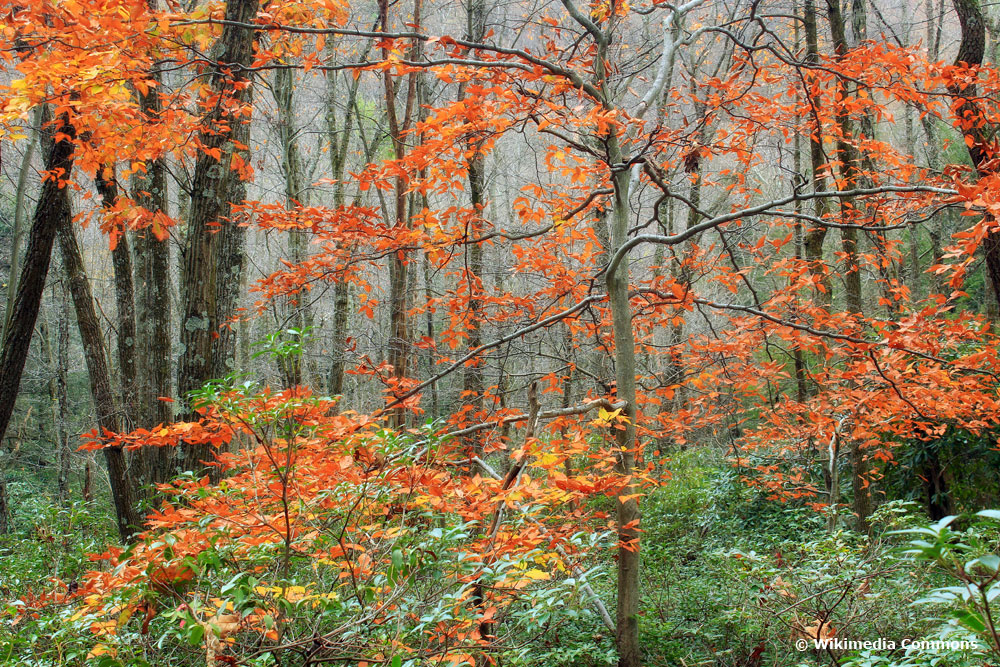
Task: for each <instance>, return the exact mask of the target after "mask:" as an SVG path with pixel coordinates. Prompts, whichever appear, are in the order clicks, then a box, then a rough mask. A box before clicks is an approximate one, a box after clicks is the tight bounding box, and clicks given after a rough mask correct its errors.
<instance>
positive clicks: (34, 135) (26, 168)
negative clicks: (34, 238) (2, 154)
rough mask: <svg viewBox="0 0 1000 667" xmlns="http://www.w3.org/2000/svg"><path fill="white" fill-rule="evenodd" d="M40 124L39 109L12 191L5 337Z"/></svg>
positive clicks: (12, 302)
mask: <svg viewBox="0 0 1000 667" xmlns="http://www.w3.org/2000/svg"><path fill="white" fill-rule="evenodd" d="M40 124H41V107H38V108H36V109H35V110H34V111H33V112H32V132H31V139H30V140H29V142H28V147H27V148H26V149H24V155H23V156H22V157H21V167H20V169H18V172H17V187H16V188H15V190H14V232H13V234H12V236H11V240H10V271H9V272H8V275H7V309H6V311H5V312H6V317H5V318H4V326H3V335H4V337H6V335H7V329H9V328H10V317H11V313H12V312H13V308H12V306H13V304H14V296H15V294H17V277H18V274H19V273H20V272H21V242H22V241H23V239H24V205H25V201H26V199H27V197H26V190H27V187H28V175H29V173H30V172H31V162H32V160H33V159H34V155H35V147H36V146H37V145H38V133H39V125H40Z"/></svg>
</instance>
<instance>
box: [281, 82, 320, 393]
mask: <svg viewBox="0 0 1000 667" xmlns="http://www.w3.org/2000/svg"><path fill="white" fill-rule="evenodd" d="M272 90H273V92H274V101H275V103H276V105H277V107H278V137H279V141H280V143H281V169H282V172H284V176H285V207H286V208H288V209H289V210H291V209H293V208H295V207H296V206H297V205H299V204H306V203H308V202H307V197H308V190H307V189H306V183H305V182H304V181H303V176H302V159H301V157H300V156H299V143H298V138H297V134H298V130H297V129H296V126H295V73H294V70H292V69H291V68H288V67H279V68H278V69H277V70H275V72H274V84H273V86H272ZM288 251H289V255H290V257H289V259H290V261H291V262H292V263H293V264H300V263H302V262H303V261H305V259H306V257H307V256H308V254H309V237H308V232H307V231H306V230H304V229H292V230H290V231H289V233H288ZM306 299H308V292H305V291H303V292H301V293H299V294H298V295H293V296H291V297H289V298H288V304H287V308H288V311H289V315H290V318H289V319H290V320H291V323H292V328H294V329H297V330H298V331H299V332H301V334H300V335H301V336H304V335H305V332H306V331H307V329H308V328H309V327H311V326H312V323H313V315H312V309H311V308H310V307H309V302H308V301H307V300H306ZM302 345H303V346H304V347H303V349H302V355H301V356H291V357H284V358H281V359H279V360H278V363H279V366H280V368H279V370H280V371H281V372H282V374H283V375H284V376H285V382H286V384H287V385H289V386H294V385H297V384H301V383H302V382H303V381H305V382H306V383H307V384H313V383H314V377H315V368H314V366H315V365H314V364H312V363H311V362H310V361H309V360H310V359H311V357H310V355H309V351H308V340H303V341H302Z"/></svg>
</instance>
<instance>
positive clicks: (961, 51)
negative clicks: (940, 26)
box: [948, 0, 1000, 304]
mask: <svg viewBox="0 0 1000 667" xmlns="http://www.w3.org/2000/svg"><path fill="white" fill-rule="evenodd" d="M953 2H954V5H955V11H956V12H957V13H958V20H959V23H960V24H961V26H962V41H961V43H960V44H959V47H958V55H957V56H955V64H956V65H959V64H962V63H964V64H966V65H970V66H976V65H981V64H982V62H983V56H984V54H985V49H986V19H985V17H984V16H983V10H982V8H981V7H980V5H979V1H978V0H953ZM948 92H949V94H950V95H951V96H952V97H953V98H954V99H955V101H956V102H957V105H956V106H955V108H954V113H955V115H956V116H957V117H958V118H960V119H965V118H967V119H968V120H964V121H959V127H958V129H959V131H960V132H962V134H964V135H966V136H967V137H970V138H971V139H972V145H971V146H970V147H969V156H970V157H971V158H972V164H973V165H974V166H975V168H976V171H977V172H978V173H979V175H980V176H983V175H985V173H986V172H987V170H988V168H989V167H988V163H989V161H990V160H991V156H990V154H989V152H988V151H987V148H986V147H987V145H988V144H991V143H992V141H993V137H992V129H991V128H988V127H986V125H985V124H984V123H983V122H982V121H981V120H980V119H979V116H980V113H979V108H978V105H977V102H976V96H977V94H978V93H977V86H976V85H975V84H969V85H967V86H965V87H964V88H959V87H958V86H957V85H953V86H951V87H949V89H948ZM983 250H984V251H985V254H986V279H987V280H988V281H989V283H990V286H991V287H992V291H993V296H994V298H995V302H996V303H997V304H1000V234H998V233H997V232H995V231H994V232H989V233H988V234H987V235H986V238H985V239H984V240H983Z"/></svg>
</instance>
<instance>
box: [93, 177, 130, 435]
mask: <svg viewBox="0 0 1000 667" xmlns="http://www.w3.org/2000/svg"><path fill="white" fill-rule="evenodd" d="M105 176H107V178H105ZM95 185H96V186H97V192H98V193H99V194H100V195H101V205H102V206H103V207H104V209H105V210H110V209H111V208H112V207H113V206H114V205H115V202H116V201H117V200H118V184H117V183H116V182H115V178H114V171H113V168H112V167H111V166H107V165H105V166H102V167H100V168H98V170H97V176H96V178H95ZM111 265H112V268H113V270H114V276H115V305H116V306H117V309H118V321H117V325H118V373H119V375H120V378H121V407H122V414H123V417H124V420H125V422H126V423H125V427H126V428H130V427H131V426H133V425H134V421H133V415H134V414H135V408H136V358H135V344H136V323H135V286H134V284H133V276H132V251H131V250H130V249H129V242H128V236H126V234H125V231H124V230H121V234H120V236H119V237H118V239H117V243H116V244H115V247H114V249H113V250H112V251H111Z"/></svg>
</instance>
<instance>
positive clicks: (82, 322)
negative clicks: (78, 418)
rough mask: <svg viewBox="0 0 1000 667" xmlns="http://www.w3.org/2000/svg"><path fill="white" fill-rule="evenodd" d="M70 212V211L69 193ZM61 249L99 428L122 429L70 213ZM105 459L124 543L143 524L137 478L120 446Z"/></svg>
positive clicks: (108, 449) (63, 228)
mask: <svg viewBox="0 0 1000 667" xmlns="http://www.w3.org/2000/svg"><path fill="white" fill-rule="evenodd" d="M63 192H64V195H65V196H66V197H67V202H66V212H67V213H68V212H69V201H68V193H66V192H65V191H63ZM58 231H59V249H60V251H61V254H62V260H63V270H64V271H65V273H66V280H67V282H68V283H69V291H70V295H71V296H72V297H73V307H74V309H75V310H76V324H77V327H78V328H79V330H80V339H81V342H82V343H83V355H84V359H85V360H86V362H87V373H88V375H89V376H90V391H91V395H92V397H93V399H94V409H95V412H96V414H97V427H98V429H100V430H101V431H102V432H107V431H110V432H120V431H121V430H122V419H121V412H120V410H119V408H118V406H117V405H116V401H115V397H114V392H113V391H112V383H111V372H110V370H109V369H108V360H107V355H106V352H105V345H104V335H103V333H102V332H101V326H100V322H99V321H98V319H97V310H96V309H95V308H94V297H93V295H92V293H91V290H90V280H89V279H88V278H87V271H86V268H85V266H84V263H83V255H82V254H81V252H80V246H79V245H78V243H77V240H76V233H75V231H74V229H73V222H72V216H70V215H67V216H65V217H64V219H63V221H62V222H61V223H60V225H59V230H58ZM102 451H103V452H104V458H105V460H106V462H107V465H108V477H109V481H110V483H111V495H112V499H113V502H114V506H115V518H116V520H117V524H118V534H119V535H120V536H121V538H122V541H123V542H129V541H131V540H132V539H133V537H134V536H135V534H136V533H137V532H138V531H139V530H140V529H141V527H142V518H141V516H140V515H139V511H138V508H137V500H138V497H137V494H136V491H135V488H134V483H135V480H133V479H132V478H130V476H129V472H128V465H127V463H126V459H125V451H124V449H123V448H122V447H120V446H111V447H105V448H104V449H103V450H102Z"/></svg>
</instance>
